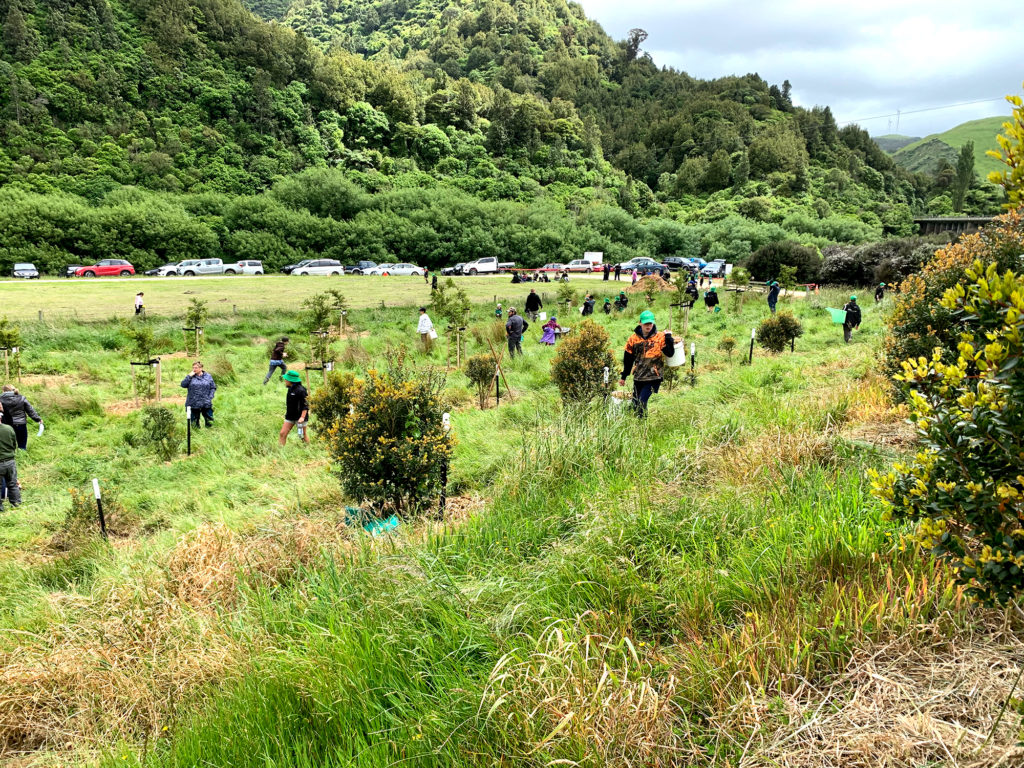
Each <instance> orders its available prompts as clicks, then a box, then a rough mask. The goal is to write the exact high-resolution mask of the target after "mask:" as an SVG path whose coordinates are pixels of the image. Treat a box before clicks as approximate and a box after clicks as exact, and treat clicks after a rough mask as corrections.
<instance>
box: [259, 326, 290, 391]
mask: <svg viewBox="0 0 1024 768" xmlns="http://www.w3.org/2000/svg"><path fill="white" fill-rule="evenodd" d="M287 344H288V337H287V336H282V337H281V340H280V341H279V342H277V344H275V345H274V349H273V350H272V351H271V353H270V369H269V370H268V371H267V375H266V376H265V377H264V378H263V386H267V382H268V381H270V377H271V376H273V375H274V370H275V369H277V368H280V369H281V375H282V376H284V374H285V372H286V371H287V370H288V366H287V365H285V362H284V359H285V358H286V357H288V353H287V352H285V351H284V348H285V346H287Z"/></svg>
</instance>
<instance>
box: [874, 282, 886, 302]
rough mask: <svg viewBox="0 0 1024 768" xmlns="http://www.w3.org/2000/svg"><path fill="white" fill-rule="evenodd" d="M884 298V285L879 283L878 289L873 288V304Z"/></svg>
mask: <svg viewBox="0 0 1024 768" xmlns="http://www.w3.org/2000/svg"><path fill="white" fill-rule="evenodd" d="M884 298H885V283H879V284H878V287H877V288H875V304H877V303H878V302H880V301H882V300H883V299H884Z"/></svg>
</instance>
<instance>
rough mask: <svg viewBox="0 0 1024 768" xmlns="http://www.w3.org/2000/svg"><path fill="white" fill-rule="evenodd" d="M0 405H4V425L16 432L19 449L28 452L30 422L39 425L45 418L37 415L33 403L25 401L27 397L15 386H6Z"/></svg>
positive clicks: (0, 398) (0, 396) (0, 394)
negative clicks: (30, 420)
mask: <svg viewBox="0 0 1024 768" xmlns="http://www.w3.org/2000/svg"><path fill="white" fill-rule="evenodd" d="M0 403H3V406H4V411H3V416H2V417H0V419H2V421H3V423H4V424H6V425H8V426H9V427H11V429H13V430H14V436H15V437H16V438H17V439H18V447H19V448H20V449H21V450H23V451H27V450H28V420H29V419H32V421H34V422H36V423H37V424H42V423H43V417H42V416H40V415H39V414H38V413H36V409H35V408H33V407H32V403H30V402H29V401H28V400H26V399H25V396H24V395H22V394H21V393H20V392H18V389H17V387H15V386H14V385H13V384H4V391H3V393H0Z"/></svg>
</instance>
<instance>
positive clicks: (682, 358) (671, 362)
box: [665, 339, 686, 368]
mask: <svg viewBox="0 0 1024 768" xmlns="http://www.w3.org/2000/svg"><path fill="white" fill-rule="evenodd" d="M665 365H667V366H668V367H669V368H678V367H679V366H681V365H686V344H685V343H683V340H682V339H679V341H677V342H676V349H675V352H673V353H672V357H666V358H665Z"/></svg>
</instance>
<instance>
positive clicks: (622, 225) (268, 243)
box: [0, 0, 992, 269]
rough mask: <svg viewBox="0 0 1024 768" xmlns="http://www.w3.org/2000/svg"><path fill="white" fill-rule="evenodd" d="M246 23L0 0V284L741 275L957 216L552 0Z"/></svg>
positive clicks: (804, 125)
mask: <svg viewBox="0 0 1024 768" xmlns="http://www.w3.org/2000/svg"><path fill="white" fill-rule="evenodd" d="M251 7H252V9H253V10H254V11H255V12H256V13H258V14H260V15H262V16H264V17H265V18H271V19H280V20H281V23H268V22H267V21H264V20H261V19H259V18H257V17H256V16H254V15H253V14H252V13H250V11H249V10H248V9H247V8H245V7H244V6H243V5H242V4H241V3H240V2H239V1H238V0H85V2H80V3H72V2H70V0H47V2H45V3H43V2H35V0H0V20H2V23H3V28H2V35H0V44H2V48H0V51H2V54H0V138H2V142H0V195H2V196H3V198H2V205H0V269H6V268H7V266H8V264H9V263H10V262H12V261H15V260H22V259H25V260H34V261H37V262H39V263H40V266H44V267H45V268H46V269H59V268H60V266H61V265H62V264H64V263H68V262H78V261H82V260H86V259H91V258H102V257H104V256H111V255H115V254H116V255H125V256H128V257H129V258H132V259H133V260H134V261H135V262H136V265H137V266H138V267H142V268H145V267H149V266H152V265H154V264H155V263H156V262H158V261H164V260H175V259H180V258H184V257H189V256H198V255H203V254H207V253H212V252H222V253H225V254H227V255H229V256H230V257H232V258H234V257H235V256H238V257H239V258H243V257H244V258H262V259H263V260H264V261H266V262H267V263H268V265H270V266H271V267H276V266H279V265H280V264H282V263H284V262H286V261H290V260H293V259H295V258H302V257H303V256H306V255H310V254H314V253H327V252H329V253H330V254H331V255H333V256H337V257H338V258H342V259H354V258H364V257H368V258H381V259H382V258H395V259H399V258H400V259H406V258H408V259H410V260H416V261H420V262H422V263H424V264H427V265H429V266H437V265H438V264H440V263H441V262H444V261H448V260H451V259H454V258H459V257H461V258H469V257H470V256H474V255H480V254H483V253H487V252H493V251H495V250H497V251H499V252H501V253H503V254H507V255H508V256H509V257H510V258H513V259H515V260H516V261H519V262H520V263H523V264H535V263H541V262H543V261H545V260H550V259H555V258H557V259H566V258H570V257H571V256H575V255H578V253H579V251H580V250H581V249H582V248H588V249H597V250H601V249H604V250H606V251H608V252H610V253H611V254H612V255H614V256H616V257H617V256H618V255H619V254H622V255H633V254H635V253H651V254H656V253H665V252H668V251H666V250H665V249H669V250H671V251H672V252H688V251H687V250H686V249H687V248H689V249H691V250H692V249H697V251H698V252H700V253H702V254H709V253H714V254H715V255H716V256H724V257H727V258H730V259H734V260H742V259H743V258H745V257H746V256H747V255H748V254H749V253H750V252H751V250H752V249H756V248H757V247H758V246H759V244H764V243H766V242H773V241H776V240H781V239H792V240H795V241H798V242H800V243H802V244H805V245H813V246H816V247H819V248H820V247H822V246H824V245H827V244H829V243H834V242H842V243H863V242H867V241H870V240H875V239H879V238H881V237H883V236H888V235H901V236H902V235H907V234H909V233H910V232H911V229H912V224H911V221H910V220H911V217H912V213H913V212H915V211H923V210H926V209H927V207H928V205H929V199H930V198H934V197H935V195H937V194H941V190H939V189H936V187H935V180H934V179H930V178H928V177H926V176H922V175H916V174H912V173H909V172H907V171H905V170H903V169H900V168H898V167H896V166H895V165H894V164H893V162H892V160H891V159H890V158H889V157H888V156H887V155H886V154H885V153H883V152H882V151H881V150H880V149H879V148H878V147H877V146H876V145H875V144H874V142H873V141H871V139H870V138H869V137H868V135H867V133H866V132H864V131H862V130H861V129H859V128H857V127H855V126H848V127H845V128H842V129H840V128H838V127H837V126H836V123H835V121H834V119H833V118H832V115H831V113H830V112H829V110H828V108H827V107H822V108H815V109H812V110H804V109H800V108H796V107H794V106H793V105H792V103H791V101H790V97H789V86H788V83H783V85H782V86H776V85H770V84H768V83H766V82H765V81H763V80H762V79H761V78H760V77H758V76H757V75H746V76H743V77H728V78H722V79H719V80H714V81H699V80H695V79H693V78H691V77H689V76H687V75H685V74H683V73H679V72H675V71H672V70H666V69H659V68H657V67H656V66H655V65H654V64H653V63H652V62H651V60H650V59H649V57H647V56H646V55H645V54H643V52H642V50H641V45H642V43H643V39H644V34H643V33H642V32H641V31H639V30H637V31H634V33H632V34H631V35H630V36H629V38H628V39H627V40H626V41H622V42H615V41H613V40H612V39H611V38H609V37H608V36H607V35H606V34H605V33H604V32H603V31H602V30H601V28H600V26H599V25H597V24H595V23H594V22H592V21H589V20H588V19H586V18H585V16H584V15H583V13H582V10H581V9H580V7H579V6H577V5H575V4H567V3H565V2H563V0H531V1H530V2H517V3H515V4H512V3H508V2H498V1H495V0H486V1H481V0H453V1H452V2H443V1H442V0H423V1H422V2H413V1H412V0H389V1H388V2H358V3H357V2H353V1H351V0H329V1H328V2H322V1H321V0H300V1H297V2H295V3H292V4H290V5H287V4H285V3H283V2H274V1H271V2H254V3H251ZM323 189H331V190H334V192H336V193H337V194H338V195H340V197H338V198H337V199H331V200H327V199H326V197H325V195H324V194H322V193H321V192H322V190H323ZM318 190H320V191H318ZM982 198H984V199H982ZM314 199H315V200H316V201H317V202H310V201H311V200H314ZM979 200H980V202H979ZM968 202H969V203H971V204H974V203H976V204H977V205H979V206H984V205H990V204H991V202H992V201H990V200H989V199H988V198H985V197H984V196H980V197H979V196H975V197H973V198H972V197H969V198H968ZM310 206H312V207H310ZM612 219H615V220H616V222H618V223H616V224H615V225H614V226H605V225H604V224H601V223H600V222H605V221H609V220H612ZM595 222H599V223H598V224H595ZM427 230H429V232H428V231H427ZM656 231H657V232H674V233H675V232H684V233H685V237H684V238H683V240H685V242H686V243H689V244H691V245H688V246H686V248H683V247H682V246H679V245H670V246H669V245H665V242H666V240H665V238H664V237H660V236H654V235H652V234H651V233H652V232H656ZM406 233H411V234H408V235H407V234H406ZM524 233H526V234H524ZM637 233H641V234H637ZM406 237H408V238H409V240H408V242H410V243H419V244H420V248H419V249H418V250H417V249H416V248H413V247H411V246H407V245H404V244H403V242H405V241H404V240H403V238H406ZM673 238H675V236H673ZM673 238H669V241H670V242H675V240H677V239H678V238H675V239H673Z"/></svg>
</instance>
